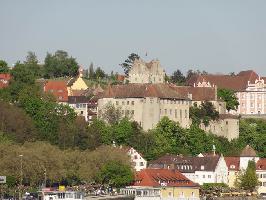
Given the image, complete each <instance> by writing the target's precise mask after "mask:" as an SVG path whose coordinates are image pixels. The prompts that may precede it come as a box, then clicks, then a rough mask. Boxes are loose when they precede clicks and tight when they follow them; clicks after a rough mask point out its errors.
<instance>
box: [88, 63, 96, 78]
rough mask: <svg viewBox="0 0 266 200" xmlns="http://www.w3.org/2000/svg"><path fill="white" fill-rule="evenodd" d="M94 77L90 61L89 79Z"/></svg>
mask: <svg viewBox="0 0 266 200" xmlns="http://www.w3.org/2000/svg"><path fill="white" fill-rule="evenodd" d="M94 78H95V73H94V69H93V63H91V64H90V67H89V79H94Z"/></svg>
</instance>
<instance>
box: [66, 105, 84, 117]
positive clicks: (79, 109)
mask: <svg viewBox="0 0 266 200" xmlns="http://www.w3.org/2000/svg"><path fill="white" fill-rule="evenodd" d="M68 105H69V106H70V107H71V108H73V109H74V111H75V112H76V113H77V115H78V116H83V117H84V118H85V120H86V121H88V103H75V104H71V103H70V104H68Z"/></svg>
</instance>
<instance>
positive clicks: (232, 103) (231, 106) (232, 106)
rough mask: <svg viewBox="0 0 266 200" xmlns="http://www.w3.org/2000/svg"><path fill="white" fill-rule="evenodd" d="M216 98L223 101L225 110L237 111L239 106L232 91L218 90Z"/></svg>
mask: <svg viewBox="0 0 266 200" xmlns="http://www.w3.org/2000/svg"><path fill="white" fill-rule="evenodd" d="M217 95H218V97H220V98H221V99H222V100H223V101H225V102H226V109H227V110H228V111H230V110H237V107H238V106H239V102H238V99H237V96H236V94H235V92H234V91H232V90H229V89H218V92H217Z"/></svg>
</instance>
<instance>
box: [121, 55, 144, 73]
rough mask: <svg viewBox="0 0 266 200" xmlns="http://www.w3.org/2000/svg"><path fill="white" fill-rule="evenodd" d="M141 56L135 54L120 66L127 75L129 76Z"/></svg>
mask: <svg viewBox="0 0 266 200" xmlns="http://www.w3.org/2000/svg"><path fill="white" fill-rule="evenodd" d="M139 58H140V57H139V55H138V54H135V53H131V54H130V55H129V56H128V58H127V59H126V60H125V61H124V62H123V63H122V64H120V65H121V66H122V68H123V69H124V72H125V74H126V75H127V76H128V72H129V71H130V69H131V67H132V65H133V62H134V60H136V59H139Z"/></svg>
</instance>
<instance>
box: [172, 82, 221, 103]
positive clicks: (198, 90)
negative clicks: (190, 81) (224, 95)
mask: <svg viewBox="0 0 266 200" xmlns="http://www.w3.org/2000/svg"><path fill="white" fill-rule="evenodd" d="M172 87H173V88H174V89H175V90H176V91H177V92H178V93H180V94H182V95H184V96H187V95H188V94H192V100H193V101H215V100H216V94H215V93H216V89H215V88H214V87H191V86H175V85H172Z"/></svg>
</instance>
